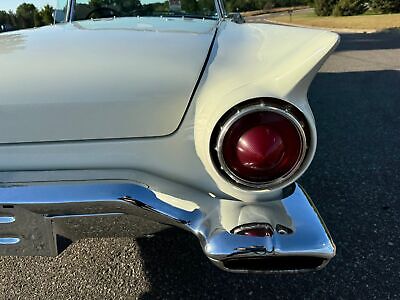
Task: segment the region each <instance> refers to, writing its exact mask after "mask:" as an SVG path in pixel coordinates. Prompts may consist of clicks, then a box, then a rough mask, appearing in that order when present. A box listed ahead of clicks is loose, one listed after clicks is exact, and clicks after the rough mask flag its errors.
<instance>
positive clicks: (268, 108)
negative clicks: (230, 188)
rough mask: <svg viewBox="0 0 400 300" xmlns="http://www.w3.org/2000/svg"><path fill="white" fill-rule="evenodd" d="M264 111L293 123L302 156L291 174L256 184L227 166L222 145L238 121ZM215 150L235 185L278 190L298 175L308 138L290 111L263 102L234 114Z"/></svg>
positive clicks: (221, 134)
mask: <svg viewBox="0 0 400 300" xmlns="http://www.w3.org/2000/svg"><path fill="white" fill-rule="evenodd" d="M263 111H269V112H274V113H277V114H280V115H282V116H284V117H286V118H287V119H288V120H289V121H290V122H292V124H293V125H294V126H295V127H296V129H297V131H298V133H299V135H300V137H301V143H302V144H301V153H300V156H299V158H298V160H297V162H296V164H295V165H294V166H293V167H292V169H291V170H290V171H289V172H287V173H286V174H285V175H283V176H281V177H279V178H277V179H275V180H272V181H268V182H260V183H259V182H257V183H256V182H251V181H248V180H245V179H243V178H241V177H240V176H238V175H236V174H235V173H234V172H233V171H232V170H231V169H230V168H229V166H228V165H227V164H226V162H225V159H224V156H223V153H222V150H221V149H222V145H223V142H224V138H225V135H226V133H227V132H228V130H229V128H230V127H231V126H232V125H233V124H234V123H235V122H236V121H238V120H239V119H240V118H242V117H244V116H246V115H248V114H251V113H255V112H263ZM215 150H216V152H217V157H218V161H219V163H220V166H221V170H222V171H223V172H224V174H226V175H227V176H229V178H230V179H231V180H233V181H234V182H235V183H237V184H239V185H240V186H241V187H248V188H255V189H273V188H277V187H278V186H280V185H282V184H284V182H285V181H287V180H288V179H289V178H290V177H292V176H293V174H294V173H296V172H297V171H298V170H299V168H300V166H301V164H302V162H303V161H304V158H305V156H306V152H307V138H306V133H305V131H304V128H303V126H302V124H301V123H300V122H299V120H297V119H296V118H295V117H294V116H293V115H292V114H291V113H290V111H289V110H287V109H283V108H280V107H276V106H273V105H269V104H268V103H264V102H262V101H261V103H259V104H255V105H251V106H248V107H245V108H243V109H240V110H238V111H237V113H236V114H233V115H232V116H231V117H230V118H229V119H228V120H227V121H226V122H225V123H224V125H222V127H221V130H220V132H219V134H218V138H217V145H216V148H215Z"/></svg>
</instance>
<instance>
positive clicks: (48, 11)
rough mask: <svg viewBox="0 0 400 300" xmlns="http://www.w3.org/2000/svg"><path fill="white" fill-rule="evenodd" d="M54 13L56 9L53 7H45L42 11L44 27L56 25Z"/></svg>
mask: <svg viewBox="0 0 400 300" xmlns="http://www.w3.org/2000/svg"><path fill="white" fill-rule="evenodd" d="M53 12H54V8H53V7H51V6H50V5H48V4H47V5H45V6H44V7H43V9H42V10H41V11H40V16H41V18H42V21H43V25H50V24H53V23H54V19H53Z"/></svg>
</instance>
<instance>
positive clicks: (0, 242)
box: [0, 237, 21, 245]
mask: <svg viewBox="0 0 400 300" xmlns="http://www.w3.org/2000/svg"><path fill="white" fill-rule="evenodd" d="M20 241H21V240H20V239H19V238H11V237H7V238H0V245H16V244H18V243H19V242H20Z"/></svg>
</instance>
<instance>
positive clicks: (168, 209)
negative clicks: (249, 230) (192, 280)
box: [0, 182, 335, 273]
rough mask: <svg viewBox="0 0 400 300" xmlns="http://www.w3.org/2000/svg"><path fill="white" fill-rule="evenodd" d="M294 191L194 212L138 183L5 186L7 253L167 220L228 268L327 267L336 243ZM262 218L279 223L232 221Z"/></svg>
mask: <svg viewBox="0 0 400 300" xmlns="http://www.w3.org/2000/svg"><path fill="white" fill-rule="evenodd" d="M288 194H289V195H287V196H285V197H284V198H283V199H282V200H279V201H273V202H265V203H243V202H240V201H232V200H218V199H213V200H214V201H215V202H213V203H215V205H214V204H213V205H211V206H210V205H209V204H208V205H204V207H202V206H201V205H200V206H199V208H197V209H194V210H193V211H186V210H183V209H180V208H177V207H175V206H173V205H171V204H168V203H167V202H164V201H163V200H161V199H160V198H158V197H157V196H156V193H154V192H153V191H151V190H150V189H148V188H147V187H144V186H141V185H137V184H134V183H120V182H108V183H80V184H72V183H66V184H51V185H32V186H8V187H1V188H0V255H42V256H53V255H57V254H59V253H60V252H61V251H62V250H63V249H65V247H66V246H67V245H68V244H69V243H70V242H72V241H74V240H77V239H80V238H85V237H96V236H130V235H132V236H138V235H143V234H148V233H152V232H155V231H158V230H161V229H162V228H163V225H161V224H167V225H173V226H177V227H180V228H183V229H186V230H189V231H191V232H192V233H193V234H195V235H196V236H197V237H198V238H199V240H200V244H201V246H202V248H203V251H204V253H205V254H206V255H207V256H208V257H209V259H210V260H211V261H212V262H213V263H215V264H216V265H217V266H219V267H220V268H222V269H224V270H229V271H234V272H267V273H272V272H298V271H307V270H318V269H321V268H322V267H324V266H325V265H326V264H327V263H328V262H329V260H330V259H331V258H332V257H333V256H334V255H335V245H334V244H333V242H332V239H331V238H330V236H329V233H328V231H327V229H326V227H325V225H324V223H323V222H322V220H321V218H320V217H319V215H318V212H317V210H316V208H315V207H314V205H313V204H312V202H311V200H310V199H309V198H308V197H307V195H306V194H305V193H304V192H303V190H302V189H301V188H300V186H298V185H293V186H292V189H291V190H290V192H289V193H288ZM159 197H160V196H159ZM144 220H147V221H148V222H146V226H144V225H143V222H144ZM226 220H228V222H227V221H226ZM258 222H260V223H261V222H262V223H267V224H268V226H270V227H271V228H272V233H271V235H270V236H265V237H253V236H246V235H239V234H233V233H231V232H232V231H231V230H232V229H233V228H227V227H229V226H227V225H226V223H229V224H232V226H233V227H235V226H237V225H239V226H240V225H243V224H245V223H246V224H249V223H258ZM149 224H150V225H149ZM223 224H224V225H223ZM232 226H231V227H232ZM281 228H286V229H287V230H281Z"/></svg>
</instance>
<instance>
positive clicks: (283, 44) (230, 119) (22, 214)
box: [0, 0, 339, 273]
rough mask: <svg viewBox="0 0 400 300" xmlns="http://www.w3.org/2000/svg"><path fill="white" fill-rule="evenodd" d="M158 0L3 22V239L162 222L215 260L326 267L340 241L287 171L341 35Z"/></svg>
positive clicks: (78, 7) (309, 151)
mask: <svg viewBox="0 0 400 300" xmlns="http://www.w3.org/2000/svg"><path fill="white" fill-rule="evenodd" d="M157 1H158V0H149V1H144V2H143V3H140V2H139V1H138V0H132V1H118V0H115V1H107V0H97V1H94V0H91V1H76V2H75V1H74V0H69V1H65V2H66V3H65V5H64V4H63V5H61V6H60V7H55V8H56V9H57V10H56V12H57V13H56V14H54V16H56V15H57V19H59V18H60V14H61V15H62V17H61V19H62V20H63V21H62V22H60V23H58V24H56V25H50V26H44V27H40V28H39V27H38V28H30V29H21V28H20V27H18V25H15V27H14V29H16V30H14V31H9V32H4V33H1V34H0V70H1V71H0V128H1V134H0V171H1V172H0V182H1V188H0V255H20V256H25V255H42V256H53V255H57V254H59V253H60V252H61V251H63V250H64V249H65V248H66V246H68V245H69V244H70V243H71V242H73V241H75V240H77V239H80V238H85V237H98V236H126V235H128V236H140V235H143V234H148V233H151V232H155V231H159V230H162V229H163V228H164V226H165V225H167V226H170V225H172V226H177V227H180V228H182V229H185V230H188V231H190V232H192V233H193V234H194V235H196V236H197V237H198V239H199V241H200V244H201V246H202V248H203V250H204V253H205V255H207V257H208V258H209V259H210V260H211V261H212V262H213V263H214V264H216V265H217V266H218V267H220V268H222V269H224V270H229V271H234V272H271V273H272V272H298V271H307V270H318V269H321V268H322V267H324V266H325V265H326V264H327V263H328V262H329V261H330V259H331V258H332V257H334V255H335V245H334V243H333V241H332V239H331V237H330V235H329V233H328V230H327V228H326V227H325V225H324V223H323V221H322V220H321V218H320V216H319V214H318V212H317V210H316V208H315V206H314V205H313V204H312V202H311V200H310V199H309V197H308V196H307V195H306V193H305V192H304V190H303V189H302V188H301V187H300V186H299V185H298V184H297V183H296V182H295V181H296V180H297V179H298V178H299V177H300V176H301V175H302V174H303V173H304V172H305V171H306V169H307V168H308V166H309V165H310V163H311V161H312V159H313V156H314V153H315V150H316V144H317V134H316V127H315V121H314V118H313V115H312V112H311V109H310V106H309V104H308V100H307V90H308V87H309V85H310V83H311V81H312V80H313V78H314V76H315V75H316V73H317V71H318V69H319V68H320V67H321V65H322V64H323V62H324V61H325V60H326V59H327V57H328V56H329V55H330V53H331V52H332V51H333V49H334V48H335V46H336V45H337V43H338V40H339V39H338V35H337V34H335V33H332V32H327V31H321V30H313V29H304V28H296V27H287V26H277V25H270V24H249V23H242V24H238V23H235V22H233V21H231V20H229V19H228V18H226V17H225V16H226V15H227V14H226V13H225V11H224V8H223V7H224V6H223V3H222V2H221V1H220V0H216V1H215V2H214V1H213V0H205V1H190V0H170V1H169V2H168V1H167V2H157ZM16 2H17V1H16ZM193 3H195V5H193ZM0 10H1V4H0ZM17 15H18V14H17ZM16 24H17V23H16ZM7 26H10V24H8V25H7ZM171 246H172V245H165V247H171Z"/></svg>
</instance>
